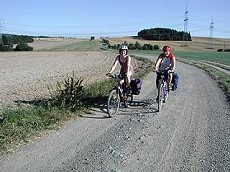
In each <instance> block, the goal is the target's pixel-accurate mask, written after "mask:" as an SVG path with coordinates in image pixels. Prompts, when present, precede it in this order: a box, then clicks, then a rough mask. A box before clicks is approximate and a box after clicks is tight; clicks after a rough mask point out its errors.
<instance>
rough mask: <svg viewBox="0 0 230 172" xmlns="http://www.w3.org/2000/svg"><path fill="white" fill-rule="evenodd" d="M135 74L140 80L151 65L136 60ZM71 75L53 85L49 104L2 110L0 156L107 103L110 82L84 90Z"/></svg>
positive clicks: (35, 104)
mask: <svg viewBox="0 0 230 172" xmlns="http://www.w3.org/2000/svg"><path fill="white" fill-rule="evenodd" d="M135 58H137V59H138V61H139V62H138V63H139V65H140V67H139V72H138V74H137V75H135V76H134V77H141V78H143V77H144V76H145V75H146V74H147V73H149V72H150V71H151V69H150V68H151V66H152V64H151V62H150V61H149V60H146V59H144V58H138V57H135ZM81 83H82V80H79V79H77V77H75V76H74V75H73V76H72V77H67V78H66V79H65V81H64V82H63V83H62V84H61V82H58V83H57V86H56V87H55V88H56V90H55V91H54V93H53V95H52V96H51V98H50V99H49V100H39V101H36V102H35V103H34V104H33V106H31V107H29V108H22V107H21V106H19V107H18V108H17V109H5V110H4V111H3V114H2V116H3V117H4V120H3V121H2V122H1V123H0V154H5V153H7V152H9V151H10V150H12V149H14V148H15V147H16V146H17V145H20V144H22V143H26V142H29V141H30V140H32V139H33V138H35V137H39V136H41V133H44V132H46V131H49V130H53V129H58V128H59V127H61V126H62V125H63V124H64V123H65V122H66V121H67V120H69V119H72V118H74V117H79V116H81V115H82V114H83V113H85V112H86V111H88V110H89V109H90V108H91V107H97V106H98V105H100V104H102V103H104V102H105V101H106V100H107V96H108V93H109V91H110V89H111V88H112V86H113V85H114V81H111V80H105V81H100V82H97V83H94V84H91V85H88V86H85V87H83V86H82V85H81Z"/></svg>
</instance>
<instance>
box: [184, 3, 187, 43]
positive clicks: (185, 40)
mask: <svg viewBox="0 0 230 172" xmlns="http://www.w3.org/2000/svg"><path fill="white" fill-rule="evenodd" d="M187 41H188V3H187V2H186V8H185V13H184V34H183V46H187V45H188V43H187Z"/></svg>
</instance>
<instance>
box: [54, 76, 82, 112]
mask: <svg viewBox="0 0 230 172" xmlns="http://www.w3.org/2000/svg"><path fill="white" fill-rule="evenodd" d="M82 82H83V80H82V79H81V80H80V79H78V80H76V78H75V77H74V72H73V76H72V77H67V78H66V79H65V81H64V84H63V85H62V84H61V83H60V82H58V83H57V90H56V93H55V95H54V96H53V98H52V99H51V101H50V104H51V105H54V106H57V107H59V108H67V109H69V110H71V111H75V110H77V109H79V108H80V107H81V105H83V104H84V103H83V102H84V97H85V90H84V87H83V86H82Z"/></svg>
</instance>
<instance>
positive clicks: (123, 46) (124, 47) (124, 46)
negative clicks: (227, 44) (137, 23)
mask: <svg viewBox="0 0 230 172" xmlns="http://www.w3.org/2000/svg"><path fill="white" fill-rule="evenodd" d="M121 50H126V54H128V47H127V46H126V45H122V46H121V47H120V48H119V53H121Z"/></svg>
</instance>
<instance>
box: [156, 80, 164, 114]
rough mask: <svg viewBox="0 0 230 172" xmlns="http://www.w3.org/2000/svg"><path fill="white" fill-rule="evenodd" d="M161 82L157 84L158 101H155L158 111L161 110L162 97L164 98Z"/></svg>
mask: <svg viewBox="0 0 230 172" xmlns="http://www.w3.org/2000/svg"><path fill="white" fill-rule="evenodd" d="M163 92H164V91H163V84H159V85H158V102H157V108H158V112H160V111H161V109H162V104H163V99H164V94H163Z"/></svg>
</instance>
